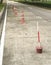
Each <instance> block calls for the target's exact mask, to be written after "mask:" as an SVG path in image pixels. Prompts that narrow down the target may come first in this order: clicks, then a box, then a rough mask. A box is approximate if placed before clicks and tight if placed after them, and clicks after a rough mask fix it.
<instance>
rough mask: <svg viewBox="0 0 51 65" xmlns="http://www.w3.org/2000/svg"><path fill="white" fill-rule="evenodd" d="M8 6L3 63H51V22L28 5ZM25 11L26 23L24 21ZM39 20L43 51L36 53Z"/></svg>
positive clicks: (34, 64)
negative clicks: (22, 16)
mask: <svg viewBox="0 0 51 65" xmlns="http://www.w3.org/2000/svg"><path fill="white" fill-rule="evenodd" d="M15 7H16V9H17V15H15V12H14V11H13V6H8V15H7V24H6V35H5V46H4V57H3V65H51V22H48V21H46V20H44V19H43V18H42V17H41V16H38V15H36V14H34V13H35V12H34V13H32V12H31V11H30V10H29V9H28V7H29V6H28V7H27V6H26V5H22V4H20V3H18V4H17V6H15ZM22 11H24V12H23V13H24V19H25V21H24V23H22V21H21V20H22V18H21V15H22ZM37 22H39V31H40V38H41V42H40V43H41V45H42V47H43V53H42V54H38V53H36V46H38V45H39V43H38V41H37Z"/></svg>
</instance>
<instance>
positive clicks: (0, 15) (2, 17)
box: [0, 6, 6, 39]
mask: <svg viewBox="0 0 51 65" xmlns="http://www.w3.org/2000/svg"><path fill="white" fill-rule="evenodd" d="M5 11H6V6H5V7H3V9H2V11H1V12H0V23H1V22H2V27H1V28H2V30H3V24H4V16H5ZM2 30H1V35H2ZM0 39H1V38H0Z"/></svg>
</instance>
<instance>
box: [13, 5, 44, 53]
mask: <svg viewBox="0 0 51 65" xmlns="http://www.w3.org/2000/svg"><path fill="white" fill-rule="evenodd" d="M13 12H14V14H15V15H16V16H18V11H17V8H16V7H15V6H13ZM20 22H21V24H24V23H25V19H24V11H22V15H21V20H20ZM37 32H38V46H37V47H36V52H37V53H42V52H43V48H42V46H41V44H40V32H39V25H38V22H37Z"/></svg>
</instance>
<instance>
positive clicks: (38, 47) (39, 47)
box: [36, 22, 43, 53]
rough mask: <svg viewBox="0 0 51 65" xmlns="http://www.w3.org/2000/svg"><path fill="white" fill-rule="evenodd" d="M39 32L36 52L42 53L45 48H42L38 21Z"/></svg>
mask: <svg viewBox="0 0 51 65" xmlns="http://www.w3.org/2000/svg"><path fill="white" fill-rule="evenodd" d="M37 32H38V46H37V47H36V52H37V53H42V51H43V48H42V46H41V43H40V32H39V26H38V22H37Z"/></svg>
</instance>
